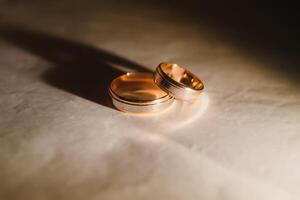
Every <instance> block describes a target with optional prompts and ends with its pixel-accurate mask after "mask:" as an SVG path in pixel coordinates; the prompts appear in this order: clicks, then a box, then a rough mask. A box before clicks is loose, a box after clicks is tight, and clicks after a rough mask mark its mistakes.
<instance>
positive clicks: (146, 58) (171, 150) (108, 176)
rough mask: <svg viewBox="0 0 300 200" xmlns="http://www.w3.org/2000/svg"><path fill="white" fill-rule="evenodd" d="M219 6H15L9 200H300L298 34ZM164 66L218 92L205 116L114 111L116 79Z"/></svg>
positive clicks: (0, 182)
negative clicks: (110, 90) (176, 67)
mask: <svg viewBox="0 0 300 200" xmlns="http://www.w3.org/2000/svg"><path fill="white" fill-rule="evenodd" d="M188 6H190V7H188ZM206 6H207V10H206V8H205V7H204V8H203V7H201V5H199V6H198V7H195V6H193V2H186V3H178V4H176V5H175V4H174V5H168V4H163V3H159V2H156V1H154V2H152V3H151V2H150V1H149V2H146V1H137V2H133V1H132V2H129V1H107V2H105V1H66V0H63V1H57V2H55V1H33V0H29V1H26V2H24V1H23V2H22V1H14V0H13V1H5V0H1V1H0V111H1V115H0V199H3V200H4V199H5V200H9V199H12V200H17V199H20V200H21V199H22V200H25V199H28V200H29V199H30V200H41V199H63V200H64V199H72V200H76V199H101V200H112V199H117V200H119V199H124V200H125V199H128V200H134V199H149V200H150V199H151V200H153V199H156V200H166V199H172V200H177V199H178V200H179V199H182V200H195V199H205V200H226V199H228V200H229V199H230V200H253V199H255V200H267V199H272V200H277V199H299V198H300V190H299V188H300V170H299V168H300V153H299V152H300V123H299V122H300V101H299V99H300V93H299V90H300V88H299V76H298V73H297V71H296V72H295V70H297V69H296V68H294V67H295V66H297V65H298V64H299V62H297V63H295V60H294V59H295V54H293V53H294V47H290V46H287V45H288V44H296V42H297V41H295V42H293V41H292V42H291V40H292V39H293V37H294V35H292V34H293V32H292V31H291V33H289V34H290V35H284V34H285V33H286V32H289V30H288V29H286V27H285V26H284V25H285V24H284V23H280V25H282V26H283V28H282V29H281V28H280V27H278V26H277V24H276V23H275V25H273V26H272V27H269V26H270V25H269V24H263V23H261V24H256V23H251V20H250V21H247V19H249V18H243V20H242V21H240V22H239V23H238V24H239V25H240V26H238V27H236V26H235V25H236V24H237V23H236V20H237V19H238V18H239V17H238V16H241V17H245V15H248V13H246V14H243V11H239V10H236V9H235V8H232V11H230V10H226V12H227V13H235V12H240V13H237V14H236V15H233V16H234V17H233V18H231V17H230V16H227V15H225V14H224V16H223V13H222V12H221V11H222V8H221V9H219V8H218V9H214V8H215V5H214V4H213V3H212V4H211V5H206ZM246 7H247V6H246ZM219 10H220V12H219ZM202 11H207V12H202ZM275 11H276V9H275ZM216 13H219V15H220V16H221V17H220V16H215V14H216ZM220 13H221V14H220ZM259 13H260V12H259ZM259 13H256V14H257V15H258V17H257V16H256V15H254V14H255V13H254V14H253V16H252V15H249V16H251V17H250V18H251V19H252V18H255V17H256V21H260V20H259V19H260V18H259V17H260V15H259ZM211 16H213V17H211ZM277 19H278V18H275V19H274V18H272V20H277ZM262 20H265V21H263V22H270V21H272V20H270V18H268V17H267V16H264V17H262ZM268 20H270V21H268ZM230 25H232V26H230ZM253 25H255V27H256V28H253V27H252V26H253ZM256 25H257V26H256ZM265 26H266V27H267V28H270V29H271V30H278V32H277V33H283V35H284V38H283V39H284V41H285V42H283V43H280V42H281V41H279V40H278V42H274V43H272V42H273V40H272V38H270V37H271V36H270V35H268V34H266V35H263V34H262V33H263V32H260V31H261V30H262V28H265ZM274 27H275V28H274ZM274 34H276V31H275V33H274ZM271 35H272V34H271ZM274 38H275V39H278V38H279V39H280V38H281V39H282V37H281V35H275V36H274ZM289 47H290V48H289ZM296 57H297V56H296ZM162 61H171V62H176V63H178V64H182V65H186V66H187V67H188V68H189V69H190V70H191V71H193V72H194V73H195V74H197V75H199V77H200V78H201V79H202V80H203V81H204V83H205V86H206V88H205V93H203V94H202V95H201V97H200V98H199V101H198V102H197V103H196V104H193V105H188V104H185V103H182V102H176V103H175V105H174V106H173V107H172V108H170V109H169V110H167V111H166V112H164V113H161V114H159V115H153V116H134V115H130V114H125V113H121V112H119V111H117V110H115V109H114V108H112V107H111V105H110V104H109V101H108V99H107V90H106V87H107V85H108V84H109V82H110V80H111V79H112V78H114V77H116V76H117V75H119V74H122V73H124V72H127V71H153V70H154V69H155V67H156V65H157V64H158V63H160V62H162Z"/></svg>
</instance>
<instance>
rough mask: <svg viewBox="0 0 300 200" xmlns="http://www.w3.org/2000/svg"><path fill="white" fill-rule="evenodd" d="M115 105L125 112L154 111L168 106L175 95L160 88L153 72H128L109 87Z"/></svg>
mask: <svg viewBox="0 0 300 200" xmlns="http://www.w3.org/2000/svg"><path fill="white" fill-rule="evenodd" d="M109 94H110V96H111V99H112V103H113V105H114V106H115V107H116V108H117V109H119V110H121V111H125V112H131V113H152V112H157V111H161V110H164V109H166V108H168V107H169V106H170V105H171V104H172V103H173V101H174V97H173V96H172V95H170V94H169V92H166V91H164V90H162V89H160V88H159V87H158V86H157V85H156V84H155V82H154V80H153V74H152V73H126V74H124V75H121V76H119V77H117V78H115V79H114V80H113V81H112V82H111V84H110V87H109Z"/></svg>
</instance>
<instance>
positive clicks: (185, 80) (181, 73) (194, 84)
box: [160, 63, 203, 90]
mask: <svg viewBox="0 0 300 200" xmlns="http://www.w3.org/2000/svg"><path fill="white" fill-rule="evenodd" d="M160 67H161V69H162V71H163V72H164V73H165V74H166V75H168V77H170V78H171V79H173V80H174V81H176V82H178V83H179V84H181V85H183V86H186V87H189V88H191V89H194V90H202V89H203V83H202V82H201V81H200V80H199V79H198V78H197V77H196V76H195V75H194V74H192V73H191V72H189V71H188V70H186V69H184V68H182V67H180V66H179V65H177V64H167V63H162V64H161V65H160Z"/></svg>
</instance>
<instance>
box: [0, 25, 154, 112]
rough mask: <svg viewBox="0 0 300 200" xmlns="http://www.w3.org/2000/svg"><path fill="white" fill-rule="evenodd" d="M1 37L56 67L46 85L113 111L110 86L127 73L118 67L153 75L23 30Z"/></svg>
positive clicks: (90, 48) (73, 43)
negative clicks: (109, 91) (118, 77)
mask: <svg viewBox="0 0 300 200" xmlns="http://www.w3.org/2000/svg"><path fill="white" fill-rule="evenodd" d="M0 37H2V38H4V39H5V40H6V41H9V42H11V43H13V44H15V45H17V46H19V47H21V48H23V49H25V50H27V51H30V52H31V53H34V54H35V55H38V56H40V57H41V58H43V59H46V60H48V61H50V62H52V63H54V64H55V67H54V68H50V69H49V70H47V71H46V72H45V73H44V74H43V75H42V79H43V80H44V81H45V82H46V83H48V84H50V85H52V86H54V87H56V88H59V89H62V90H64V91H67V92H70V93H72V94H74V95H77V96H80V97H83V98H85V99H88V100H90V101H93V102H95V103H99V104H101V105H103V106H106V107H110V108H113V106H112V104H111V101H110V98H109V95H108V92H107V89H108V87H109V84H110V82H111V81H112V80H113V79H114V78H116V77H117V76H119V75H121V74H124V73H126V72H125V71H122V70H121V69H119V68H116V67H115V66H120V67H126V68H128V69H131V70H133V71H140V72H150V70H149V69H147V68H146V67H144V66H142V65H139V64H137V63H135V62H132V61H130V60H128V59H126V58H122V57H120V56H118V55H115V54H113V53H110V52H108V51H105V50H102V49H99V48H96V47H93V46H90V45H87V44H81V43H78V42H76V41H72V40H69V39H66V38H61V37H58V36H55V35H51V34H47V33H43V32H39V31H34V30H28V29H26V28H23V27H22V28H21V27H1V28H0Z"/></svg>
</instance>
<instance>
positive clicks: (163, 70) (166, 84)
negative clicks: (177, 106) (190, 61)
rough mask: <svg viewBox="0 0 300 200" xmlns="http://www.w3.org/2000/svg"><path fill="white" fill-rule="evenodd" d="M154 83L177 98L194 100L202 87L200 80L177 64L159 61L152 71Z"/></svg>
mask: <svg viewBox="0 0 300 200" xmlns="http://www.w3.org/2000/svg"><path fill="white" fill-rule="evenodd" d="M154 81H155V83H156V84H157V85H158V86H159V87H160V88H161V89H163V90H165V91H168V92H170V94H171V95H173V96H174V97H175V98H177V99H181V100H185V101H194V100H196V99H197V98H198V96H199V94H200V93H201V92H202V90H203V89H204V85H203V83H202V81H201V80H200V79H199V78H198V77H197V76H196V75H194V74H193V73H191V72H190V71H188V70H187V69H185V68H183V67H180V66H179V65H177V64H169V63H160V64H159V65H158V67H157V68H156V70H155V73H154Z"/></svg>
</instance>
